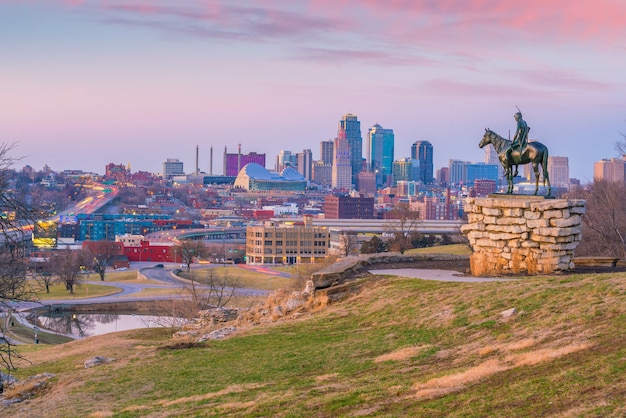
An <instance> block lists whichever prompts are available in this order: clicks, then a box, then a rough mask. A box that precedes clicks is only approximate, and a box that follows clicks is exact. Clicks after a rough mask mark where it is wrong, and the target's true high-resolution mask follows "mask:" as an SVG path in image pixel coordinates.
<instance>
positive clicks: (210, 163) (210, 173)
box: [209, 145, 213, 176]
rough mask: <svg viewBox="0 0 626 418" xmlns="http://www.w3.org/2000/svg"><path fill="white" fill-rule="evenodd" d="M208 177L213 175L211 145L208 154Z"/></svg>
mask: <svg viewBox="0 0 626 418" xmlns="http://www.w3.org/2000/svg"><path fill="white" fill-rule="evenodd" d="M209 175H210V176H212V175H213V145H211V150H210V152H209Z"/></svg>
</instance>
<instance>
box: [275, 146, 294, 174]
mask: <svg viewBox="0 0 626 418" xmlns="http://www.w3.org/2000/svg"><path fill="white" fill-rule="evenodd" d="M296 164H297V160H296V154H293V153H292V152H291V151H289V150H280V152H279V153H278V155H277V156H276V165H275V166H274V171H276V172H277V173H280V172H281V171H283V170H284V169H285V168H287V167H293V168H295V167H296Z"/></svg>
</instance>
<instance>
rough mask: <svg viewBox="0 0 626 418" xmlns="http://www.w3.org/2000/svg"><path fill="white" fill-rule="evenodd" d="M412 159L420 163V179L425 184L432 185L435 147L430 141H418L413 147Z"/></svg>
mask: <svg viewBox="0 0 626 418" xmlns="http://www.w3.org/2000/svg"><path fill="white" fill-rule="evenodd" d="M411 158H413V159H414V160H418V161H419V162H420V171H419V178H417V179H416V180H419V181H421V182H422V183H423V184H432V183H433V180H434V175H433V174H434V169H433V146H432V144H431V143H430V142H428V141H416V142H415V143H414V144H413V145H412V146H411Z"/></svg>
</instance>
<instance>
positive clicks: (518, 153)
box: [478, 113, 552, 196]
mask: <svg viewBox="0 0 626 418" xmlns="http://www.w3.org/2000/svg"><path fill="white" fill-rule="evenodd" d="M520 120H522V118H521V113H520ZM524 124H525V122H524ZM527 135H528V132H527V130H526V136H527ZM515 137H516V138H518V135H517V134H516V135H515ZM518 141H519V142H520V145H522V146H521V147H517V148H514V147H513V142H511V141H509V140H508V139H505V138H503V137H501V136H500V135H498V134H497V133H495V132H493V131H491V130H489V129H485V135H484V136H483V139H481V141H480V143H479V144H478V146H479V147H480V148H483V147H484V146H485V145H488V144H492V145H493V147H494V149H495V150H496V152H497V153H498V158H499V159H500V163H502V167H504V175H505V177H506V180H507V183H508V188H507V191H506V192H507V193H508V194H512V193H513V177H515V176H516V175H517V169H516V173H515V174H513V166H515V167H517V166H518V165H520V164H532V166H533V171H534V172H535V194H537V192H538V191H539V165H540V164H541V167H542V169H543V184H544V186H545V185H546V182H547V184H548V193H547V196H549V195H550V194H551V193H552V186H550V176H549V175H548V147H546V146H545V145H543V144H542V143H541V142H538V141H531V142H526V140H525V139H522V138H521V137H520V138H519V140H518Z"/></svg>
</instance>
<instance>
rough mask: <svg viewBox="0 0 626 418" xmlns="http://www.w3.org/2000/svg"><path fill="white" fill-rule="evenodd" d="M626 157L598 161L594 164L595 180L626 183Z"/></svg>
mask: <svg viewBox="0 0 626 418" xmlns="http://www.w3.org/2000/svg"><path fill="white" fill-rule="evenodd" d="M625 165H626V156H624V157H622V158H611V159H604V160H601V161H597V162H595V163H594V164H593V179H594V180H604V181H610V182H615V183H622V184H625V183H626V177H625V176H626V167H625Z"/></svg>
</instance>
